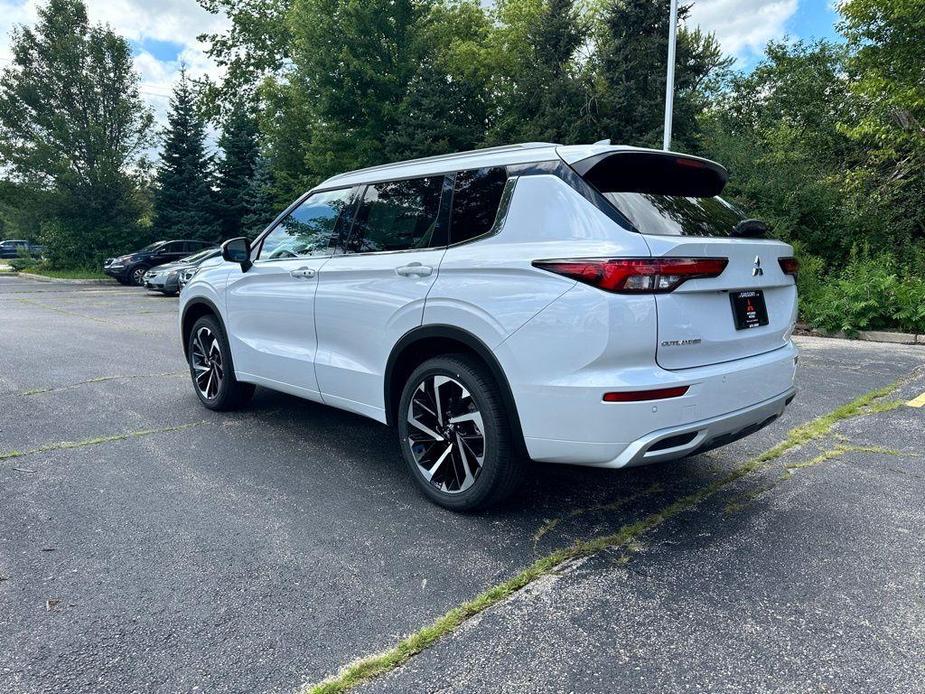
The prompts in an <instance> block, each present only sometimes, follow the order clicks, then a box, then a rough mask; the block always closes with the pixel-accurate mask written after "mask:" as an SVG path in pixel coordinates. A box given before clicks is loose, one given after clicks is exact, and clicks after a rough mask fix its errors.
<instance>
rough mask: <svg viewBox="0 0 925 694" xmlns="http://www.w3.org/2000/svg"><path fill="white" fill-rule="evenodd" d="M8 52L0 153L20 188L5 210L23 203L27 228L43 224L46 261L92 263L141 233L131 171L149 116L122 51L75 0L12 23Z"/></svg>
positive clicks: (1, 84) (55, 0)
mask: <svg viewBox="0 0 925 694" xmlns="http://www.w3.org/2000/svg"><path fill="white" fill-rule="evenodd" d="M12 52H13V60H12V63H11V65H10V66H9V67H7V68H5V69H4V70H3V74H2V76H0V161H2V163H3V166H4V168H5V169H6V171H7V172H8V174H9V177H10V178H11V179H12V180H13V181H16V183H18V184H19V185H20V186H21V187H22V188H25V189H27V191H26V192H27V194H26V195H24V196H23V198H24V199H23V200H22V201H21V202H20V201H19V200H15V201H13V204H14V205H15V206H16V207H18V211H19V213H18V214H17V212H16V211H11V210H10V208H9V206H6V210H7V211H6V213H5V214H4V217H7V215H11V216H14V217H15V216H20V217H22V212H23V211H26V212H27V216H28V218H29V222H28V227H29V233H28V234H27V235H28V236H30V237H32V236H34V235H35V231H36V229H37V228H39V227H41V228H42V229H43V233H42V235H41V240H43V241H44V242H45V244H46V245H47V246H48V256H49V258H50V259H51V260H52V262H60V263H65V262H66V263H92V262H96V261H98V260H99V259H100V258H102V257H104V256H106V255H108V254H110V253H113V252H115V251H117V250H121V244H122V243H123V242H124V241H125V240H126V239H138V238H139V237H140V236H143V231H142V230H140V229H139V227H138V218H139V208H138V205H137V198H136V196H135V191H136V187H137V181H136V180H135V178H134V177H133V175H132V174H131V173H130V172H131V171H132V169H133V167H134V166H135V165H137V162H138V159H139V157H140V154H141V152H142V150H143V148H144V147H145V146H146V145H147V135H148V130H149V127H150V123H151V115H150V113H149V112H148V111H147V110H146V109H145V107H144V106H143V104H142V101H141V97H140V95H139V92H138V76H137V74H136V73H135V72H134V70H133V68H132V58H131V50H130V48H129V45H128V43H127V42H126V41H125V40H124V39H123V38H121V37H118V36H116V35H115V34H114V33H113V32H112V30H111V29H109V28H108V27H106V26H102V25H91V24H90V23H89V21H88V19H87V10H86V7H85V5H84V3H83V2H82V1H81V0H50V1H49V2H48V4H47V5H46V6H44V7H41V8H40V9H39V11H38V22H37V24H36V25H35V26H34V27H31V28H30V27H19V28H17V29H14V30H13V35H12ZM7 202H9V201H7ZM44 231H48V232H49V233H48V234H47V235H46V234H45V233H44Z"/></svg>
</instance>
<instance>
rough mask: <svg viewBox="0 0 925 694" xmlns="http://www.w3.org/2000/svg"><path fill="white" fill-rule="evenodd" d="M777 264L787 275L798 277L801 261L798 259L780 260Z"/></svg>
mask: <svg viewBox="0 0 925 694" xmlns="http://www.w3.org/2000/svg"><path fill="white" fill-rule="evenodd" d="M777 262H778V263H780V269H781V270H783V271H784V274H785V275H793V276H794V277H796V276H797V272H799V270H800V261H799V260H797V259H796V258H778V259H777Z"/></svg>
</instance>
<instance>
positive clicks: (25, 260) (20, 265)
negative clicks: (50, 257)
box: [10, 252, 39, 272]
mask: <svg viewBox="0 0 925 694" xmlns="http://www.w3.org/2000/svg"><path fill="white" fill-rule="evenodd" d="M38 262H39V261H38V258H33V257H31V256H30V255H29V254H28V253H22V252H20V253H19V254H18V255H17V256H16V257H15V258H13V259H12V260H10V267H11V268H13V269H14V270H15V271H16V272H21V271H22V270H28V269H29V268H32V267H35V266H36V265H38Z"/></svg>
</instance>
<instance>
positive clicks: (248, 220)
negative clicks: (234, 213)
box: [240, 156, 281, 239]
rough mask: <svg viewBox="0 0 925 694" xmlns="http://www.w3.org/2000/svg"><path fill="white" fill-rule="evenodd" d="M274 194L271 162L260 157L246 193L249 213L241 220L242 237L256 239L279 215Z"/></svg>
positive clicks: (246, 204)
mask: <svg viewBox="0 0 925 694" xmlns="http://www.w3.org/2000/svg"><path fill="white" fill-rule="evenodd" d="M274 192H275V187H274V181H273V171H272V167H271V166H270V160H269V159H267V158H266V157H263V156H258V157H257V161H256V162H255V164H254V175H253V176H252V177H251V180H250V183H249V185H248V186H247V190H246V191H245V193H244V208H245V209H246V210H247V212H246V214H245V215H244V216H243V218H242V219H241V229H240V233H241V235H242V236H246V237H248V238H249V239H254V238H256V237H257V235H258V234H259V233H260V232H261V231H263V230H264V229H266V227H267V225H268V224H269V223H270V222H272V221H273V220H274V219H275V218H276V215H277V214H279V212H280V211H281V210H279V208H278V206H277V204H276V200H275V196H274Z"/></svg>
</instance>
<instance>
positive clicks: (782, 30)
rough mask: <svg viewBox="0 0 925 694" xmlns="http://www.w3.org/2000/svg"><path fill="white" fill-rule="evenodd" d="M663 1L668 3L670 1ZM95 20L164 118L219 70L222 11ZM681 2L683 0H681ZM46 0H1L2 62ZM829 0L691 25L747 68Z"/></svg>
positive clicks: (774, 1)
mask: <svg viewBox="0 0 925 694" xmlns="http://www.w3.org/2000/svg"><path fill="white" fill-rule="evenodd" d="M665 1H666V5H667V0H665ZM86 2H87V6H88V9H89V13H90V18H91V19H92V20H93V21H98V22H108V23H109V24H110V25H112V27H113V28H114V29H115V30H116V31H117V32H119V33H121V34H122V35H123V36H125V37H126V38H127V39H128V40H129V41H130V43H131V45H132V48H133V51H134V52H135V56H136V58H135V64H136V68H137V69H138V71H139V73H140V74H141V80H142V93H143V94H144V97H145V99H146V100H147V101H148V103H149V104H150V105H151V108H152V109H153V110H154V113H155V115H156V117H157V119H158V120H159V121H160V122H163V121H164V116H165V114H166V109H167V100H168V98H169V96H170V90H171V87H172V85H173V83H174V82H175V80H176V78H177V75H178V73H179V69H180V64H181V63H185V64H186V65H187V68H188V70H189V72H190V74H191V75H192V76H194V77H199V76H203V75H211V76H213V77H218V76H220V74H221V71H220V70H219V69H218V68H217V67H216V66H215V65H214V64H213V63H212V62H211V61H210V60H209V59H208V58H207V57H206V56H205V54H204V53H203V46H202V45H201V44H200V43H199V41H197V39H196V37H197V35H199V34H201V33H209V32H216V31H221V30H223V29H224V28H226V27H227V26H228V20H227V18H225V17H223V16H220V15H213V14H210V13H208V12H206V11H205V10H203V9H202V7H201V6H200V5H199V4H198V3H197V2H196V0H86ZM681 2H682V3H683V2H685V0H681ZM42 3H43V0H0V67H3V66H4V65H6V64H8V62H9V32H10V29H11V28H12V27H13V26H14V25H16V24H22V23H25V24H31V23H33V22H34V21H35V17H36V9H37V7H38V6H40V5H41V4H42ZM832 3H833V0H695V1H694V2H693V7H692V10H691V19H690V23H691V24H699V25H700V26H701V27H702V28H704V29H706V30H708V31H713V32H715V33H716V36H717V38H718V39H719V41H720V43H721V44H722V46H723V48H724V49H725V50H726V52H727V53H729V54H731V55H734V56H735V57H736V58H737V60H738V65H739V66H740V67H741V68H743V69H746V70H747V69H751V68H752V67H754V65H755V64H756V63H757V62H758V61H759V60H760V59H761V54H762V49H763V47H764V45H765V44H766V43H767V41H768V40H769V39H773V38H782V37H783V36H784V35H789V36H792V37H796V38H805V39H809V38H816V37H825V38H837V34H836V31H835V27H834V24H835V21H836V19H837V16H836V13H835V12H834V10H833V8H832Z"/></svg>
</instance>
